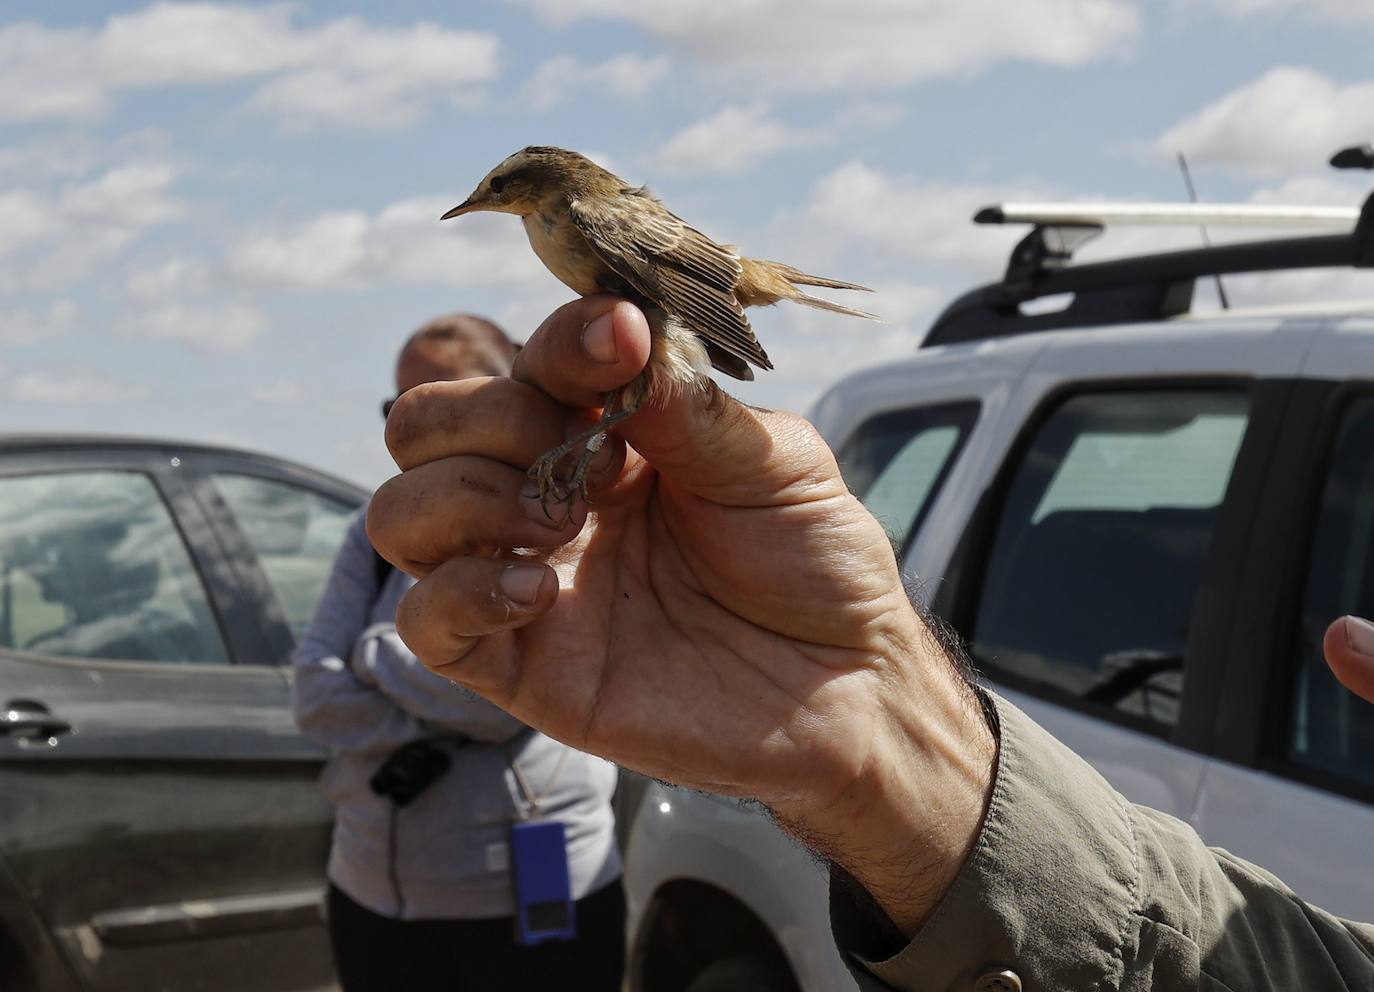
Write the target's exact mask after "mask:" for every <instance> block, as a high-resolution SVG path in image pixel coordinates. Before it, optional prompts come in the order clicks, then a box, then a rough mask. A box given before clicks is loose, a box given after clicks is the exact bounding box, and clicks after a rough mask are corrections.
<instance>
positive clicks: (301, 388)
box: [250, 379, 311, 406]
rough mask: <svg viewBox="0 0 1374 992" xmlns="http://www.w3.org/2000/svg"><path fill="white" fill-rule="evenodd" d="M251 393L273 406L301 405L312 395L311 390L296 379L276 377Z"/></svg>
mask: <svg viewBox="0 0 1374 992" xmlns="http://www.w3.org/2000/svg"><path fill="white" fill-rule="evenodd" d="M250 395H251V396H252V397H253V399H254V400H256V401H257V402H259V403H269V404H271V405H273V406H299V405H300V404H301V403H304V402H305V401H306V400H307V399H309V398H310V396H311V390H310V389H308V388H307V387H306V385H305V384H304V383H302V382H297V381H296V380H294V379H276V380H274V381H272V382H268V383H264V384H263V385H261V386H255V387H254V388H253V390H252V391H251V393H250Z"/></svg>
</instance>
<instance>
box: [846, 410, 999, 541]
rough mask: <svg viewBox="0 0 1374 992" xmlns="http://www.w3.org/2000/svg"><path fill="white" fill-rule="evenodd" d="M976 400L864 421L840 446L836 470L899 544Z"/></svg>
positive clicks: (950, 456)
mask: <svg viewBox="0 0 1374 992" xmlns="http://www.w3.org/2000/svg"><path fill="white" fill-rule="evenodd" d="M977 419H978V404H977V403H974V402H967V403H949V404H943V405H940V406H927V407H916V408H913V409H909V410H898V411H895V412H893V413H885V414H882V415H880V416H877V417H874V418H872V419H871V420H868V421H865V422H864V423H863V424H862V425H861V426H860V427H859V429H858V430H856V431H855V432H854V433H853V435H851V436H850V438H849V440H848V441H847V442H846V443H845V445H844V447H843V448H841V449H840V454H839V463H840V471H841V472H842V473H843V474H844V479H845V482H847V483H848V484H849V489H850V491H851V492H853V493H854V495H856V496H858V497H859V498H860V499H861V500H863V503H864V506H866V507H868V510H869V512H870V513H872V514H873V515H874V516H875V517H877V518H878V520H879V521H880V522H881V523H882V524H883V526H884V527H886V528H887V532H888V535H889V536H890V537H891V538H892V542H893V544H895V545H896V546H897V547H898V548H902V547H905V546H906V543H907V539H908V538H909V537H910V536H911V535H912V534H913V533H915V532H916V531H917V530H919V529H920V524H921V521H922V520H923V519H924V517H925V514H926V511H927V510H929V509H930V504H931V503H932V502H934V499H935V495H936V493H937V492H938V491H939V484H940V482H942V481H943V479H944V477H945V475H946V474H947V473H948V471H949V468H950V466H952V465H953V463H954V460H955V458H956V457H957V456H958V453H959V450H960V449H961V448H962V447H963V443H964V440H965V438H967V436H968V432H969V430H970V428H972V426H973V423H974V421H975V420H977Z"/></svg>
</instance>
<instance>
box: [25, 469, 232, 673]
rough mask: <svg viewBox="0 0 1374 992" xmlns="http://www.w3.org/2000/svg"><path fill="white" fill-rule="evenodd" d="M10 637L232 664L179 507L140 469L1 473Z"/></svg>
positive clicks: (106, 653)
mask: <svg viewBox="0 0 1374 992" xmlns="http://www.w3.org/2000/svg"><path fill="white" fill-rule="evenodd" d="M0 645H3V646H4V647H9V648H16V649H20V650H24V651H37V652H41V653H43V654H52V655H61V656H63V657H69V658H93V659H94V658H99V659H114V660H124V661H168V662H215V663H220V664H224V663H227V662H228V660H229V658H228V652H227V651H226V649H225V646H224V641H223V639H222V638H221V636H220V631H219V627H218V625H217V623H216V620H215V617H214V614H213V612H212V611H211V608H210V604H209V601H208V598H207V596H206V594H205V588H204V586H203V585H202V584H201V581H200V577H199V576H198V575H197V574H196V571H195V568H194V566H193V565H192V563H191V558H190V555H189V553H188V552H187V550H186V546H185V544H183V543H182V539H181V535H180V534H179V533H178V532H177V529H176V527H175V525H174V524H173V522H172V517H171V514H170V513H169V512H168V510H167V507H166V505H165V504H164V503H163V502H162V499H161V498H160V497H159V495H158V492H157V489H156V488H155V487H154V486H153V483H152V480H151V479H149V478H148V477H147V476H145V475H142V474H140V473H137V472H66V473H59V474H43V475H25V476H12V477H6V478H0Z"/></svg>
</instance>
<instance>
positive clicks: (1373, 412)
mask: <svg viewBox="0 0 1374 992" xmlns="http://www.w3.org/2000/svg"><path fill="white" fill-rule="evenodd" d="M1347 613H1355V614H1359V615H1362V616H1366V617H1367V616H1374V398H1364V399H1360V400H1358V401H1356V402H1355V403H1353V404H1352V405H1351V406H1350V407H1349V408H1348V409H1347V411H1346V414H1345V416H1344V418H1343V420H1342V423H1341V426H1340V429H1339V432H1338V433H1337V436H1336V441H1335V446H1334V448H1333V449H1332V453H1331V461H1330V467H1329V469H1328V471H1327V476H1326V480H1325V484H1324V487H1323V490H1322V498H1321V503H1320V508H1319V510H1318V516H1317V520H1316V527H1315V530H1314V532H1313V539H1312V553H1311V560H1310V563H1309V565H1308V575H1307V588H1306V591H1305V594H1304V596H1303V605H1302V617H1301V623H1300V624H1299V628H1298V642H1297V645H1296V647H1295V650H1294V665H1293V669H1292V673H1291V681H1290V682H1289V690H1290V691H1289V692H1288V694H1287V695H1286V697H1285V699H1286V700H1287V709H1288V733H1287V735H1286V740H1287V751H1288V755H1287V756H1288V758H1289V760H1290V761H1292V762H1294V763H1296V764H1298V765H1301V766H1304V767H1307V768H1310V769H1313V770H1317V771H1321V772H1326V773H1329V774H1335V775H1337V776H1339V777H1341V778H1345V779H1350V780H1353V781H1356V782H1361V783H1363V784H1365V785H1374V706H1371V705H1370V704H1369V703H1367V702H1364V701H1362V700H1361V699H1359V698H1358V697H1357V696H1355V695H1354V694H1353V693H1351V692H1350V691H1349V690H1347V689H1345V688H1344V687H1342V686H1341V684H1340V683H1339V682H1337V681H1336V677H1335V676H1334V675H1332V674H1331V670H1330V669H1329V668H1327V667H1326V662H1325V661H1324V660H1323V657H1322V635H1323V634H1324V633H1325V632H1326V628H1327V626H1328V625H1329V624H1330V623H1331V621H1333V620H1335V619H1336V618H1337V617H1340V616H1344V615H1345V614H1347Z"/></svg>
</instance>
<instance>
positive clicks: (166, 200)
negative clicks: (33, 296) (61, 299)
mask: <svg viewBox="0 0 1374 992" xmlns="http://www.w3.org/2000/svg"><path fill="white" fill-rule="evenodd" d="M176 178H177V176H176V172H175V170H174V169H172V167H170V166H168V165H165V164H157V163H143V164H130V165H122V166H118V167H115V168H111V169H108V170H106V171H105V172H103V173H101V174H100V175H98V176H96V177H95V178H93V179H90V180H87V181H84V182H69V183H66V184H64V185H61V186H59V187H57V188H56V189H55V190H39V189H35V188H25V187H19V188H12V189H8V190H0V258H5V259H6V264H5V266H4V267H3V269H0V292H13V291H18V290H43V289H48V288H52V287H57V286H64V285H68V284H70V283H71V282H72V281H73V280H76V279H79V278H81V277H82V276H84V275H86V274H87V273H89V272H90V271H91V269H92V268H93V267H94V266H95V265H97V264H99V263H100V262H102V261H104V260H106V259H108V258H110V257H111V256H112V255H114V254H116V253H118V252H119V251H120V250H121V249H123V248H124V247H125V246H127V245H128V244H130V243H131V242H133V241H134V240H136V239H137V238H139V237H140V236H141V235H142V234H143V233H144V232H146V231H147V230H149V229H150V228H153V227H156V226H158V225H160V224H165V223H168V222H169V221H172V220H175V219H177V218H179V217H181V216H183V215H184V214H185V211H186V204H185V203H184V202H183V201H182V200H181V199H179V198H178V197H176V196H174V195H173V193H172V186H173V185H174V184H175V182H176Z"/></svg>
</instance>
